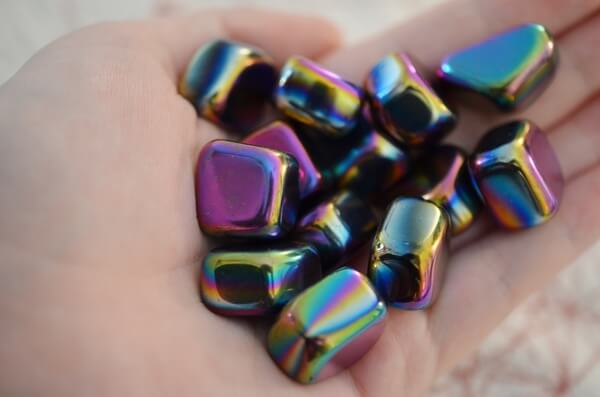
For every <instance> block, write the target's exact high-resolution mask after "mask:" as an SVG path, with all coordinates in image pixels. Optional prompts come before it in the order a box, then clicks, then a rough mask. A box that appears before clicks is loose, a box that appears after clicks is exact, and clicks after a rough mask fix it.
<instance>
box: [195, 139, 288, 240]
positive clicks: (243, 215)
mask: <svg viewBox="0 0 600 397" xmlns="http://www.w3.org/2000/svg"><path fill="white" fill-rule="evenodd" d="M196 202H197V212H198V221H199V224H200V228H201V229H202V231H203V232H205V233H206V234H210V235H213V236H223V237H245V238H248V237H252V238H277V237H281V236H282V235H284V234H286V233H287V232H288V231H289V230H290V229H291V228H292V227H293V226H294V223H295V221H296V208H297V205H298V163H297V162H296V160H295V159H294V158H292V157H291V156H290V155H288V154H285V153H282V152H279V151H276V150H271V149H266V148H261V147H258V146H251V145H246V144H242V143H235V142H230V141H225V140H216V141H212V142H210V143H208V144H207V145H206V146H205V147H204V149H202V152H201V153H200V158H199V160H198V173H197V185H196Z"/></svg>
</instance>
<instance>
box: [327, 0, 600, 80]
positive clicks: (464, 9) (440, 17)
mask: <svg viewBox="0 0 600 397" xmlns="http://www.w3.org/2000/svg"><path fill="white" fill-rule="evenodd" d="M599 8H600V0H580V1H576V5H574V4H573V2H566V1H561V0H555V1H548V0H532V1H521V0H485V1H482V0H450V1H447V2H446V3H444V4H443V5H442V6H440V7H436V8H434V9H433V10H432V11H430V12H428V13H425V14H422V15H419V16H418V17H416V18H414V19H412V20H411V21H409V22H408V23H403V24H402V25H400V26H398V27H394V28H392V29H390V30H388V31H386V32H384V33H382V34H379V35H377V36H375V37H373V38H371V39H369V40H367V41H365V42H363V43H360V44H358V45H356V46H352V47H349V48H347V49H344V50H343V51H339V52H337V53H335V54H333V55H332V56H330V57H328V58H327V60H326V63H327V64H328V65H330V66H331V67H332V68H334V70H336V71H337V72H338V73H340V74H342V75H343V76H344V77H345V78H348V79H351V80H353V81H356V82H359V81H362V79H363V78H364V75H365V74H366V72H367V71H368V69H369V68H370V67H371V66H372V65H373V64H375V62H377V60H378V59H379V58H381V57H382V56H383V55H385V54H387V53H389V52H392V51H408V52H409V53H411V54H414V56H415V57H416V58H417V59H418V60H419V61H420V62H421V63H423V64H424V65H425V66H426V67H427V68H429V69H434V68H436V67H437V65H438V64H439V62H440V60H441V59H442V57H443V56H444V55H446V54H448V53H449V52H451V51H452V50H455V49H458V48H462V47H464V46H466V45H468V44H471V43H473V42H477V41H479V40H482V39H484V38H486V37H488V36H490V35H492V34H494V33H496V32H499V31H502V30H504V29H507V28H509V27H511V26H514V25H517V24H521V23H527V22H532V21H534V22H538V23H541V24H543V25H545V26H546V27H548V28H549V29H550V31H552V32H554V33H555V34H556V35H560V34H562V33H563V32H565V31H566V30H567V29H569V28H570V27H571V26H573V25H574V24H576V23H577V22H579V21H580V20H582V19H584V18H585V17H586V16H588V15H590V14H591V13H593V12H594V11H595V10H597V9H599ZM357 54H360V55H359V56H357Z"/></svg>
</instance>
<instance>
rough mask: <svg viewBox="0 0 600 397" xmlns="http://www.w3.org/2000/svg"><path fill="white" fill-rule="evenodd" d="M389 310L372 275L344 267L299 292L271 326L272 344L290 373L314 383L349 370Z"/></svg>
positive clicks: (377, 333) (374, 338) (377, 332)
mask: <svg viewBox="0 0 600 397" xmlns="http://www.w3.org/2000/svg"><path fill="white" fill-rule="evenodd" d="M386 319H387V310H386V308H385V304H384V303H383V302H382V301H381V300H380V299H379V297H378V296H377V293H376V292H375V290H374V289H373V287H372V286H371V284H370V283H369V280H367V278H366V277H365V276H363V275H362V274H360V273H359V272H357V271H356V270H353V269H350V268H342V269H340V270H338V271H336V272H334V273H332V274H330V275H329V276H327V277H325V278H324V279H323V280H321V281H319V282H318V283H317V284H315V285H314V286H312V287H310V288H308V289H307V290H306V291H304V292H303V293H301V294H300V295H298V296H297V297H296V298H294V299H293V300H292V301H291V302H290V303H288V305H287V306H285V307H284V308H283V310H282V311H281V313H280V314H279V317H278V318H277V321H276V322H275V324H274V325H273V327H272V328H271V330H270V331H269V335H268V338H267V347H268V350H269V354H270V355H271V357H272V358H273V360H274V361H275V363H276V364H277V365H278V366H279V367H280V368H281V370H282V371H283V372H285V373H286V375H288V376H289V377H290V378H292V379H294V380H296V381H298V382H301V383H313V382H317V381H320V380H323V379H325V378H328V377H330V376H333V375H335V374H336V373H338V372H340V371H342V370H344V369H345V368H347V367H349V366H350V365H352V364H353V363H355V362H356V361H358V360H359V359H360V358H361V357H362V356H363V355H364V354H366V353H367V352H368V351H369V350H370V349H371V347H372V346H373V345H374V344H375V342H376V341H377V339H378V338H379V336H380V335H381V333H382V332H383V328H384V326H385V321H386Z"/></svg>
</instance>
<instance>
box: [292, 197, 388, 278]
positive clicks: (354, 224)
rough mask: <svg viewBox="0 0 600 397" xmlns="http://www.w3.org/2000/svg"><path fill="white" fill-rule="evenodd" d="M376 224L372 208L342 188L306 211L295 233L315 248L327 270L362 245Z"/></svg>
mask: <svg viewBox="0 0 600 397" xmlns="http://www.w3.org/2000/svg"><path fill="white" fill-rule="evenodd" d="M376 227H377V217H376V214H375V213H374V211H373V209H372V208H371V207H370V206H369V205H368V204H367V203H365V202H364V201H363V200H361V199H360V198H358V197H357V196H356V195H355V194H353V193H350V192H342V193H339V194H337V195H336V196H334V197H333V198H332V199H330V200H328V201H326V202H324V203H321V204H319V205H317V206H316V207H315V208H313V209H312V210H311V211H310V212H309V213H308V214H306V215H305V216H304V217H303V218H302V219H301V220H300V221H299V222H298V229H297V231H296V235H297V239H298V240H300V241H304V242H307V243H309V244H311V245H312V246H313V247H315V248H316V249H317V251H318V252H319V255H320V256H321V265H322V267H323V271H324V272H328V271H330V270H331V269H334V268H335V267H337V266H338V265H339V264H340V262H342V261H343V260H346V259H348V258H349V257H351V256H352V254H354V253H355V252H356V251H357V250H358V249H360V248H361V247H362V246H363V245H365V244H366V243H367V242H368V241H369V239H370V238H371V236H372V235H373V232H374V231H375V228H376Z"/></svg>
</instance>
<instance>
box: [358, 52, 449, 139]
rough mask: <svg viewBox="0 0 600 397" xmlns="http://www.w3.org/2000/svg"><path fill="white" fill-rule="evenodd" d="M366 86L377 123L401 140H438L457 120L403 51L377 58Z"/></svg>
mask: <svg viewBox="0 0 600 397" xmlns="http://www.w3.org/2000/svg"><path fill="white" fill-rule="evenodd" d="M365 88H366V93H367V96H368V98H369V103H370V105H371V109H372V114H373V118H374V120H375V121H376V123H377V125H379V126H381V127H382V128H383V129H385V130H386V131H387V132H388V133H389V134H390V135H391V136H393V137H394V138H396V139H397V140H399V141H400V142H402V143H406V144H410V145H419V144H423V143H426V142H436V141H439V140H440V139H441V138H443V137H444V136H445V135H446V134H447V133H448V132H450V130H451V129H452V128H454V126H455V124H456V117H455V116H454V114H453V113H452V111H451V110H450V109H449V108H448V106H446V104H445V103H444V102H443V101H442V99H441V98H440V97H439V96H438V95H437V94H436V92H435V91H434V90H433V89H432V88H431V86H430V85H429V83H428V82H427V81H426V80H425V79H424V78H423V77H422V76H421V75H420V74H419V72H418V71H417V69H416V67H415V65H414V64H413V62H412V60H411V59H410V57H409V56H408V54H406V53H400V54H390V55H387V56H386V57H385V58H383V59H382V60H381V61H379V63H377V64H376V65H375V66H374V67H373V69H371V71H370V73H369V75H368V76H367V80H366V82H365Z"/></svg>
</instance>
